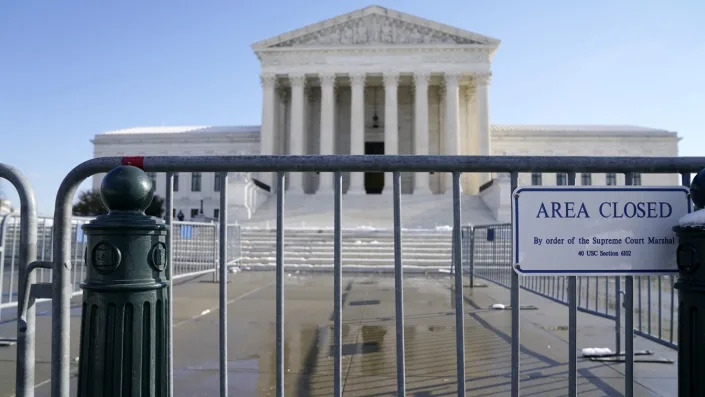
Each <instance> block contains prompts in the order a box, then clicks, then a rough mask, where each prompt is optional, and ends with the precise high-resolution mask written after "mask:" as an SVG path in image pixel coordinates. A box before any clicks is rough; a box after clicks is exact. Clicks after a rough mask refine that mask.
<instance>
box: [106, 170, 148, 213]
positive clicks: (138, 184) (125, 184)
mask: <svg viewBox="0 0 705 397" xmlns="http://www.w3.org/2000/svg"><path fill="white" fill-rule="evenodd" d="M100 196H101V197H102V198H103V203H105V206H106V207H107V208H108V210H109V211H139V212H144V210H146V209H147V207H149V204H150V203H151V202H152V198H153V197H154V186H153V185H152V180H151V179H150V178H149V176H147V174H146V173H145V172H144V171H142V170H141V169H139V168H137V167H133V166H131V165H121V166H119V167H117V168H113V169H112V170H111V171H110V172H108V173H107V174H106V175H105V177H104V178H103V183H102V184H101V185H100Z"/></svg>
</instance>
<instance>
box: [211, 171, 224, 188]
mask: <svg viewBox="0 0 705 397" xmlns="http://www.w3.org/2000/svg"><path fill="white" fill-rule="evenodd" d="M222 185H223V174H221V173H220V172H216V173H215V179H214V180H213V190H214V191H216V192H219V191H220V187H221V186H222Z"/></svg>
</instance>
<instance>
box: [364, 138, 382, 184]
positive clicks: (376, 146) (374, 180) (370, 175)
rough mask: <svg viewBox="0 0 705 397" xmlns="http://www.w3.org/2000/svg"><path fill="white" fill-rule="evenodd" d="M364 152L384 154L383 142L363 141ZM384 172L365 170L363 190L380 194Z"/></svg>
mask: <svg viewBox="0 0 705 397" xmlns="http://www.w3.org/2000/svg"><path fill="white" fill-rule="evenodd" d="M365 154H376V155H384V142H365ZM382 189H384V172H365V192H367V194H382Z"/></svg>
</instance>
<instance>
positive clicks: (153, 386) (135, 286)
mask: <svg viewBox="0 0 705 397" xmlns="http://www.w3.org/2000/svg"><path fill="white" fill-rule="evenodd" d="M153 196H154V186H152V182H151V180H150V178H149V177H148V176H147V174H145V173H144V172H143V171H142V170H140V169H139V168H136V167H132V166H120V167H117V168H115V169H113V170H112V171H110V172H109V173H108V174H107V175H106V176H105V178H103V183H102V185H101V197H102V199H103V202H104V203H105V205H106V207H107V208H108V210H109V213H108V214H107V215H102V216H99V217H98V218H96V219H95V220H94V221H92V222H90V223H89V224H86V225H84V226H83V230H84V232H85V234H86V236H87V238H88V243H87V248H86V252H85V256H86V258H85V260H86V265H87V270H86V279H85V280H84V282H83V283H82V284H81V288H83V316H82V319H81V342H80V351H81V353H80V362H79V373H78V396H81V397H83V396H85V397H88V396H115V397H117V396H149V397H151V396H168V395H169V391H168V380H169V379H168V376H169V375H168V347H169V343H168V338H169V333H168V332H167V331H168V327H169V324H168V321H167V319H168V316H167V313H168V309H169V304H170V302H169V299H168V290H167V276H166V268H167V265H168V264H167V245H166V244H167V233H168V229H167V226H166V224H165V223H164V222H163V221H162V220H160V219H157V218H154V217H151V216H148V215H145V213H144V210H145V209H146V208H147V206H148V205H149V204H150V202H151V201H152V198H153Z"/></svg>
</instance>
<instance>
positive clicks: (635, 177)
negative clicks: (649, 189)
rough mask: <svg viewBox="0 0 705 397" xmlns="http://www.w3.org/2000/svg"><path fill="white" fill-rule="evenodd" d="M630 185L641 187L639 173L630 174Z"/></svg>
mask: <svg viewBox="0 0 705 397" xmlns="http://www.w3.org/2000/svg"><path fill="white" fill-rule="evenodd" d="M632 185H634V186H641V173H639V172H635V173H633V174H632Z"/></svg>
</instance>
